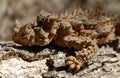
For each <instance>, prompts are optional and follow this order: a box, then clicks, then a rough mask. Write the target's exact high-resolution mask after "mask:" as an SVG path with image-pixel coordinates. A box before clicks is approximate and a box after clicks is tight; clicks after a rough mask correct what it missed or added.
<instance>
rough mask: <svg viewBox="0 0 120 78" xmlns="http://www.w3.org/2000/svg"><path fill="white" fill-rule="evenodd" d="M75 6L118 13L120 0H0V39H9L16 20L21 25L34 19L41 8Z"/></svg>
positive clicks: (58, 9)
mask: <svg viewBox="0 0 120 78" xmlns="http://www.w3.org/2000/svg"><path fill="white" fill-rule="evenodd" d="M76 8H82V9H93V10H96V9H98V10H99V11H101V12H102V11H105V12H112V13H115V14H119V15H120V0H0V41H6V40H7V41H9V40H11V37H12V33H13V27H14V23H15V21H16V20H18V21H19V22H20V23H21V25H23V24H25V23H28V22H31V21H33V20H35V19H36V16H37V15H38V14H39V12H40V11H41V10H47V11H49V12H54V13H57V14H60V13H62V12H65V11H66V10H67V11H70V10H74V9H76Z"/></svg>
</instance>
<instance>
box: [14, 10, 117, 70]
mask: <svg viewBox="0 0 120 78" xmlns="http://www.w3.org/2000/svg"><path fill="white" fill-rule="evenodd" d="M82 16H84V19H83V17H80V15H79V13H78V12H77V13H76V14H74V15H70V14H68V15H67V16H66V15H61V16H57V15H52V14H50V13H47V12H43V11H42V12H40V15H39V16H38V17H37V20H36V21H35V22H34V23H28V24H26V25H24V26H22V27H20V28H19V27H18V29H17V30H16V31H15V32H14V34H13V41H14V42H16V43H19V44H21V45H25V46H31V45H37V46H46V45H48V44H49V43H50V42H53V43H54V44H56V45H58V46H60V47H67V48H70V49H71V48H73V49H75V50H77V51H78V52H77V53H76V55H75V56H68V57H67V58H66V66H68V70H69V71H70V70H74V71H75V72H77V71H78V70H79V69H80V67H81V66H82V65H83V64H84V63H86V62H88V61H90V60H91V59H92V58H93V56H95V54H96V53H97V51H98V46H97V45H100V44H105V43H108V42H111V41H113V40H114V37H115V34H114V31H115V28H114V23H113V21H111V20H110V18H109V17H106V16H101V17H97V18H91V16H89V14H88V15H87V14H84V15H82ZM16 27H17V26H16Z"/></svg>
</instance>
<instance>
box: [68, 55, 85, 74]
mask: <svg viewBox="0 0 120 78" xmlns="http://www.w3.org/2000/svg"><path fill="white" fill-rule="evenodd" d="M82 65H83V60H82V59H81V60H80V58H79V59H76V58H75V57H74V56H68V57H67V58H66V67H68V71H74V72H78V71H79V69H80V67H81V66H82Z"/></svg>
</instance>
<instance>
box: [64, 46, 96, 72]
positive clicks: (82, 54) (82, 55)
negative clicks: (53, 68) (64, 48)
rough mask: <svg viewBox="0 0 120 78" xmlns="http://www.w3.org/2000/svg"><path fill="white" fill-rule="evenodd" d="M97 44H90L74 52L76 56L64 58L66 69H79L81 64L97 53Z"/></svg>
mask: <svg viewBox="0 0 120 78" xmlns="http://www.w3.org/2000/svg"><path fill="white" fill-rule="evenodd" d="M97 51H98V46H97V45H96V44H94V45H91V46H89V47H87V48H85V49H83V50H81V51H78V52H77V53H76V56H68V57H67V58H66V66H67V67H68V71H72V70H73V71H75V72H77V71H79V69H80V68H81V66H82V65H84V64H85V63H87V62H89V61H90V60H91V59H92V58H93V57H94V56H95V55H96V53H97Z"/></svg>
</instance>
